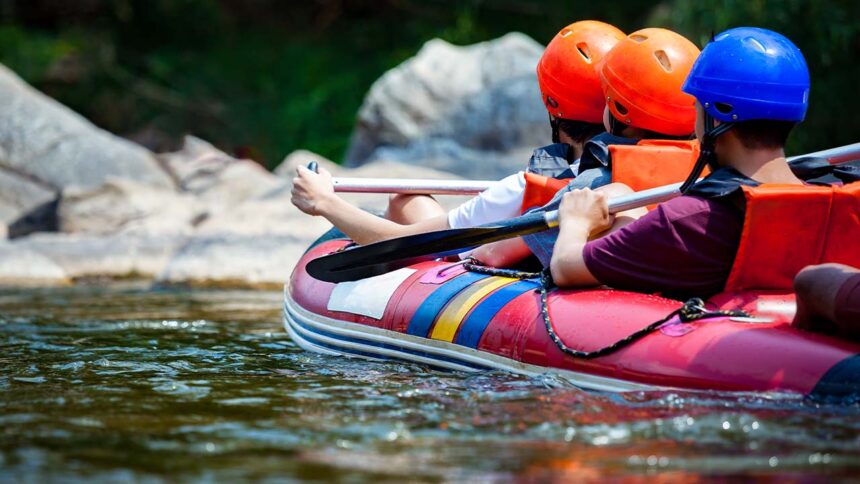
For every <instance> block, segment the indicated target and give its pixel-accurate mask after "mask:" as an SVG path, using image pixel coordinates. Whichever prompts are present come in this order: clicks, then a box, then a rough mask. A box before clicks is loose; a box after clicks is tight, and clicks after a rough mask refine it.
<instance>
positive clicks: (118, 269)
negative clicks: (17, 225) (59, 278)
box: [13, 233, 186, 279]
mask: <svg viewBox="0 0 860 484" xmlns="http://www.w3.org/2000/svg"><path fill="white" fill-rule="evenodd" d="M185 240H186V238H185V237H182V236H178V235H151V236H143V235H127V234H126V235H109V236H100V235H92V234H47V233H46V234H33V235H30V236H29V237H26V238H23V239H17V240H15V241H14V242H13V243H14V244H15V246H17V247H21V248H26V249H29V250H31V251H33V252H37V253H39V254H41V255H42V256H44V257H47V258H48V259H50V260H51V261H53V262H54V263H55V264H57V265H58V266H60V267H61V268H62V269H63V270H64V271H65V273H66V275H67V276H68V277H70V278H74V279H79V278H101V277H107V278H126V277H128V278H142V279H152V278H154V277H155V275H156V274H158V273H159V272H161V270H162V269H163V268H164V267H165V266H166V264H167V262H168V260H169V259H170V257H171V256H173V254H174V253H175V252H176V251H177V250H179V248H180V247H181V246H182V244H183V243H184V242H185Z"/></svg>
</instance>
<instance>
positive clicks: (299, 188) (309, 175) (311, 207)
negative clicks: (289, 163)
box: [291, 166, 335, 215]
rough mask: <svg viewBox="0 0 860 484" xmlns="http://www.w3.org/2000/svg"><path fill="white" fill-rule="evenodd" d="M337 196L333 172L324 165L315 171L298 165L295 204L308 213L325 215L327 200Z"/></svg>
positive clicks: (293, 191)
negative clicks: (324, 207) (332, 176)
mask: <svg viewBox="0 0 860 484" xmlns="http://www.w3.org/2000/svg"><path fill="white" fill-rule="evenodd" d="M333 197H335V194H334V186H333V185H332V181H331V173H329V172H328V170H326V169H325V168H323V167H320V168H319V173H314V172H312V171H311V170H308V169H307V168H305V167H304V166H300V167H298V169H297V170H296V177H295V178H293V190H292V199H291V201H292V202H293V205H295V206H296V207H297V208H298V209H299V210H301V211H302V212H304V213H306V214H308V215H323V211H324V209H323V206H324V205H325V202H326V201H327V200H329V199H331V198H333Z"/></svg>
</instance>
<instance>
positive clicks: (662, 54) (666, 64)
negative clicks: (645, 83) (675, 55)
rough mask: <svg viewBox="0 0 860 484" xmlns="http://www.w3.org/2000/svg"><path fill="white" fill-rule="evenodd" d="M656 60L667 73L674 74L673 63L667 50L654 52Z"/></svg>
mask: <svg viewBox="0 0 860 484" xmlns="http://www.w3.org/2000/svg"><path fill="white" fill-rule="evenodd" d="M654 58H655V59H657V62H659V63H660V66H661V67H662V68H663V70H664V71H666V72H672V62H671V61H669V56H668V55H666V51H665V50H658V51H656V52H654Z"/></svg>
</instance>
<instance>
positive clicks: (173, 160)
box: [160, 136, 286, 207]
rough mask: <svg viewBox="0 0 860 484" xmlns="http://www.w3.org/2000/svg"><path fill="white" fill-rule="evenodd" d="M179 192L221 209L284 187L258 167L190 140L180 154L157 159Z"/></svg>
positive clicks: (186, 140)
mask: <svg viewBox="0 0 860 484" xmlns="http://www.w3.org/2000/svg"><path fill="white" fill-rule="evenodd" d="M160 158H161V160H162V162H163V163H164V164H165V165H166V166H167V167H168V169H169V170H170V172H171V173H172V174H173V176H174V177H175V178H176V180H177V181H178V183H179V186H180V189H181V190H182V191H185V192H188V193H191V194H194V195H195V196H197V197H198V198H199V199H200V200H202V201H204V202H208V203H210V204H215V205H218V206H223V207H230V206H234V205H236V204H238V203H240V202H243V201H245V200H250V199H253V198H260V197H265V196H267V195H268V194H270V193H272V192H278V191H282V190H283V188H284V187H285V186H286V183H285V182H284V180H282V179H281V178H279V177H277V176H275V175H273V174H272V173H270V172H269V171H268V170H266V169H265V168H263V167H262V166H260V165H259V164H257V163H255V162H253V161H250V160H237V159H235V158H233V157H231V156H230V155H228V154H226V153H224V152H222V151H220V150H219V149H217V148H215V147H214V146H212V145H211V144H209V143H207V142H205V141H203V140H201V139H199V138H195V137H193V136H187V137H186V138H185V145H184V146H183V148H182V150H180V151H177V152H174V153H168V154H164V155H161V156H160Z"/></svg>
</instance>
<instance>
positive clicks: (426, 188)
mask: <svg viewBox="0 0 860 484" xmlns="http://www.w3.org/2000/svg"><path fill="white" fill-rule="evenodd" d="M308 170H311V171H313V172H317V171H318V170H319V165H318V164H317V162H316V161H311V162H310V163H308ZM496 183H498V182H495V181H491V180H420V179H413V178H346V177H339V178H332V180H331V184H332V186H334V191H336V192H338V193H401V194H404V195H430V194H433V195H477V194H479V193H481V192H483V191H484V190H486V189H488V188H490V187H491V186H493V185H494V184H496Z"/></svg>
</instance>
